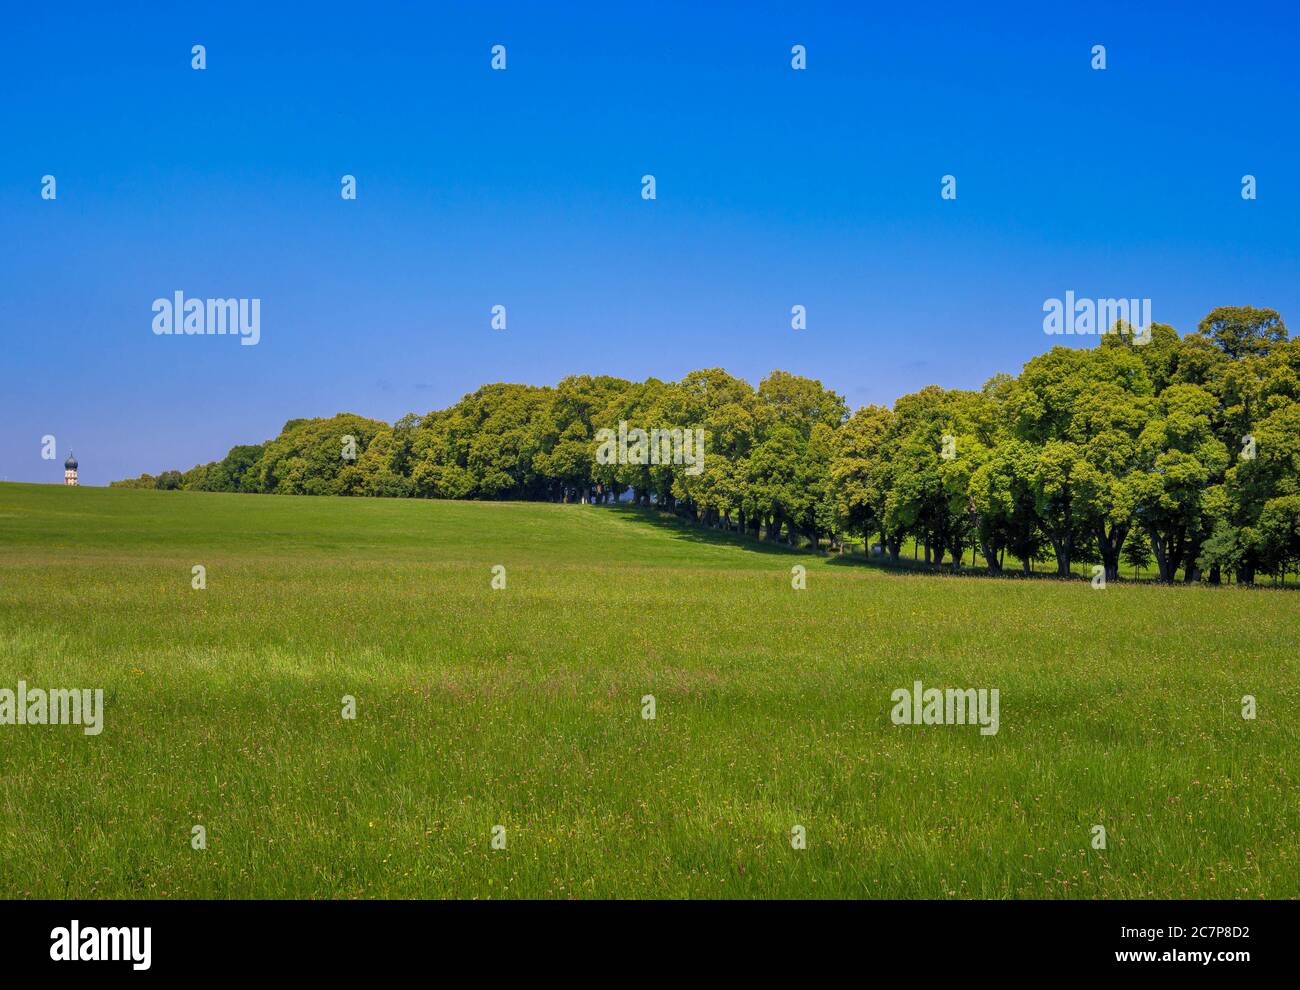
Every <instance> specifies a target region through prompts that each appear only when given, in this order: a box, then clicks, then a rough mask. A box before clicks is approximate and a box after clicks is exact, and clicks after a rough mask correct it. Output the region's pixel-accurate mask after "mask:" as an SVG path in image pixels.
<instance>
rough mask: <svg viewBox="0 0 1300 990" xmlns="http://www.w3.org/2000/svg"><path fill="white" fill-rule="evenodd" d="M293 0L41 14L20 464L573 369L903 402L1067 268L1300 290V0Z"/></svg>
mask: <svg viewBox="0 0 1300 990" xmlns="http://www.w3.org/2000/svg"><path fill="white" fill-rule="evenodd" d="M74 6H78V7H81V6H83V5H74ZM276 6H277V5H269V4H240V3H221V4H216V3H213V4H202V5H197V4H185V5H169V6H168V7H166V8H164V7H163V6H162V5H158V6H157V8H156V9H155V8H151V7H149V6H142V5H134V4H129V3H127V4H113V5H102V4H97V5H84V9H78V10H72V9H69V8H68V7H66V6H62V5H60V6H58V7H53V6H51V5H24V6H23V7H21V8H19V7H12V8H10V9H9V10H8V11H6V13H5V15H4V17H5V22H4V31H3V35H2V36H0V89H2V90H3V92H4V93H5V94H6V95H5V99H4V100H3V101H0V134H3V136H4V143H3V146H2V148H0V232H2V233H3V237H0V327H3V331H2V332H3V335H4V347H3V354H4V358H5V361H4V372H3V376H0V381H2V382H3V385H2V387H0V418H2V420H3V423H4V428H3V430H0V478H7V479H8V480H25V481H50V482H54V481H58V480H59V479H60V477H61V464H62V459H63V457H64V456H65V455H66V453H67V452H68V451H69V450H72V451H74V452H75V453H76V454H77V457H78V459H79V460H80V462H81V465H82V478H83V481H84V482H86V483H89V484H104V483H107V482H108V481H109V480H111V479H114V478H120V477H127V476H133V475H136V474H139V473H140V472H142V471H150V472H156V471H158V470H161V469H164V468H169V467H179V468H181V469H184V468H188V467H190V466H192V465H194V464H196V463H200V462H204V461H209V460H213V459H216V458H219V457H221V456H223V455H224V453H225V452H226V450H227V449H228V448H229V447H231V446H232V445H234V444H236V443H245V442H257V441H261V440H264V439H267V438H269V437H271V436H274V435H275V434H276V433H277V432H278V431H279V429H280V427H281V426H282V425H283V423H284V421H285V420H287V419H290V418H295V417H299V416H321V415H331V414H333V413H335V412H339V411H350V412H357V413H361V414H365V415H370V416H374V417H377V418H381V419H386V420H389V421H391V420H393V419H395V418H397V417H398V416H401V415H402V414H404V413H406V412H411V411H415V412H425V411H428V410H429V409H433V408H438V407H441V406H445V405H448V404H450V403H452V402H454V401H455V400H456V399H457V398H459V397H460V396H461V395H462V394H464V393H466V392H469V391H472V390H473V389H474V388H476V387H477V386H478V385H480V384H482V383H486V382H494V381H524V382H531V383H535V384H550V383H554V382H555V381H558V380H559V379H560V378H562V377H564V376H565V375H567V374H572V373H584V372H585V373H609V374H617V375H622V376H625V377H628V378H634V379H641V378H645V377H648V376H657V377H660V378H675V377H678V376H680V375H681V374H683V373H684V372H686V371H688V370H690V369H692V368H700V367H713V366H722V367H725V368H726V369H727V370H729V371H730V372H732V373H733V374H736V375H739V376H741V377H744V378H747V379H749V380H751V381H753V382H755V383H757V381H758V380H759V379H760V378H762V377H763V376H764V375H765V374H767V373H768V372H769V371H771V370H772V369H773V368H783V369H786V370H789V371H792V372H796V373H799V374H805V375H808V376H811V377H815V378H819V379H821V380H822V381H823V382H824V383H825V384H827V385H828V386H830V387H832V388H835V389H836V390H838V391H840V392H841V393H842V394H844V395H845V396H846V397H847V398H848V399H849V402H850V404H851V405H852V406H854V407H856V406H858V405H862V404H865V403H868V402H882V403H886V404H888V403H892V402H893V400H894V399H895V398H896V397H897V396H899V395H901V394H903V393H905V392H909V391H913V390H915V389H917V388H919V387H921V386H923V385H926V384H929V383H932V382H933V383H939V384H942V385H945V386H949V387H978V386H979V385H981V384H982V383H983V382H984V381H985V380H986V379H987V378H988V377H989V376H990V375H992V374H994V373H996V372H998V371H1011V372H1015V371H1018V370H1019V368H1020V367H1021V365H1022V364H1023V363H1024V362H1025V361H1026V360H1028V359H1029V358H1030V357H1032V356H1034V355H1035V354H1038V353H1040V352H1042V351H1044V350H1046V349H1047V348H1048V346H1049V345H1050V344H1051V343H1052V342H1054V341H1053V339H1052V338H1048V337H1045V336H1044V334H1043V332H1042V307H1043V302H1044V300H1045V299H1048V298H1052V297H1063V296H1064V294H1065V292H1066V291H1067V290H1073V291H1075V292H1076V293H1077V294H1078V295H1080V296H1094V297H1109V296H1125V297H1149V298H1150V299H1151V300H1152V312H1153V317H1154V319H1155V320H1157V321H1159V322H1163V323H1171V324H1173V325H1174V326H1175V327H1177V328H1178V329H1179V330H1180V331H1182V332H1187V331H1189V330H1192V329H1194V328H1195V325H1196V323H1197V322H1198V321H1199V320H1200V318H1201V317H1202V316H1204V314H1205V313H1206V312H1207V311H1208V310H1209V309H1211V308H1213V307H1214V306H1217V305H1229V304H1236V305H1243V304H1251V305H1261V306H1270V307H1273V308H1275V309H1277V310H1279V311H1280V312H1281V313H1282V315H1283V317H1284V318H1285V317H1289V318H1291V319H1292V320H1293V321H1296V320H1300V305H1297V303H1300V277H1298V276H1300V246H1298V245H1300V237H1298V234H1297V232H1298V231H1300V223H1298V222H1297V221H1300V190H1298V189H1297V177H1298V176H1300V126H1298V125H1297V121H1298V119H1300V118H1298V117H1297V107H1300V92H1298V90H1300V82H1298V80H1297V76H1296V74H1295V72H1294V68H1293V64H1294V58H1295V41H1296V38H1297V36H1298V32H1297V28H1300V14H1297V13H1295V12H1293V11H1292V10H1290V9H1288V6H1287V5H1284V4H1277V5H1275V6H1274V5H1267V4H1265V5H1258V6H1232V5H1225V4H1216V5H1213V7H1217V8H1218V9H1217V10H1215V9H1213V8H1212V7H1211V6H1210V5H1205V6H1204V7H1202V6H1201V5H1198V4H1189V3H1178V4H1144V5H1142V9H1140V10H1138V9H1135V8H1136V7H1137V5H1134V4H1131V3H1129V4H1106V3H1088V4H1078V5H1070V6H1060V5H1043V4H1025V5H999V7H1000V10H998V11H994V10H992V9H990V8H989V7H988V6H987V5H983V4H969V5H966V4H960V5H945V4H929V5H925V6H924V7H913V8H911V9H904V7H905V5H893V8H892V9H873V8H875V7H877V6H878V5H871V6H870V7H868V6H867V5H860V4H851V3H816V2H803V3H798V4H794V3H788V4H767V3H735V4H729V3H728V4H701V3H698V2H694V3H655V4H636V5H633V4H621V3H602V4H594V3H592V4H589V3H573V4H545V5H543V4H537V3H500V4H496V3H461V4H449V5H444V4H427V3H406V4H385V3H371V4H360V5H346V6H337V7H332V6H331V5H329V4H320V5H316V6H315V7H314V8H313V9H312V13H311V15H310V16H307V15H304V14H303V13H302V12H300V11H297V10H293V11H290V10H288V9H276ZM284 6H285V7H286V8H287V7H288V6H289V5H284ZM42 8H45V9H42ZM180 8H184V9H180ZM194 44H203V45H205V46H206V49H207V68H206V69H205V70H204V71H194V70H193V69H191V67H190V59H191V55H190V49H191V46H192V45H194ZM495 44H503V45H505V46H506V50H507V59H508V62H507V64H508V68H507V70H506V71H504V72H494V71H492V70H491V68H490V65H489V62H490V50H491V48H492V46H493V45H495ZM794 44H803V45H805V46H806V48H807V53H808V54H807V58H808V67H807V70H806V71H803V72H796V71H793V70H792V69H791V68H790V48H791V46H792V45H794ZM1094 44H1103V45H1105V46H1106V49H1107V68H1106V69H1105V71H1095V70H1093V69H1092V68H1091V67H1090V60H1091V48H1092V46H1093V45H1094ZM647 173H650V174H653V175H654V176H655V177H656V180H657V194H658V198H657V199H656V200H655V201H654V202H646V201H644V200H642V198H641V195H640V188H641V187H640V179H641V176H642V175H643V174H647ZM46 174H52V175H54V176H55V177H56V180H57V183H58V186H57V189H58V198H57V199H56V200H54V201H47V200H43V199H42V198H41V195H40V189H41V176H43V175H46ZM344 174H352V175H355V176H356V177H357V182H358V198H357V200H356V201H355V202H347V201H344V200H342V199H341V197H340V195H339V180H340V177H341V176H342V175H344ZM945 174H951V175H954V176H956V179H957V193H958V195H957V199H956V200H955V201H944V200H942V199H941V198H940V181H941V177H942V176H943V175H945ZM1244 174H1253V175H1255V176H1256V177H1257V180H1258V189H1259V194H1258V199H1257V200H1256V201H1254V202H1247V201H1244V200H1243V199H1242V198H1241V195H1240V189H1241V177H1242V175H1244ZM177 290H181V291H184V292H185V293H186V294H187V296H191V297H208V296H220V297H231V296H234V297H249V298H251V297H257V298H260V299H261V300H262V327H261V342H260V343H259V344H258V346H256V347H243V346H240V345H239V344H238V342H237V340H235V339H231V338H226V337H198V338H184V337H183V338H167V337H158V336H155V335H154V334H153V333H152V332H151V329H150V325H151V321H152V318H153V314H152V312H151V304H152V301H153V300H154V299H155V298H158V297H166V296H170V295H171V294H172V293H173V292H175V291H177ZM496 304H503V305H505V306H506V307H507V312H508V319H509V328H508V330H506V331H504V332H497V331H493V330H491V328H490V326H489V319H490V309H491V307H492V306H493V305H496ZM795 304H800V305H804V306H806V307H807V312H808V329H807V330H806V331H804V332H795V331H793V330H791V329H790V323H789V321H790V307H791V306H792V305H795ZM1297 329H1300V326H1298V327H1297ZM1080 343H1082V344H1088V343H1089V342H1087V341H1080ZM46 434H52V435H54V436H55V437H57V439H58V444H59V459H58V462H56V463H51V462H49V461H43V460H41V457H40V452H41V437H42V436H44V435H46Z"/></svg>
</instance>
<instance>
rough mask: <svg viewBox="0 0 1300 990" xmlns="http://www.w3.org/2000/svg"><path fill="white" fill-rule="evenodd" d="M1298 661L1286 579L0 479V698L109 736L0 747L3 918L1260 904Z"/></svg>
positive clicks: (1294, 833) (1273, 877)
mask: <svg viewBox="0 0 1300 990" xmlns="http://www.w3.org/2000/svg"><path fill="white" fill-rule="evenodd" d="M195 565H202V566H203V567H204V568H205V569H206V584H207V586H206V588H205V589H203V590H195V589H194V588H193V587H192V568H193V567H194V566H195ZM495 565H501V566H503V567H504V568H505V575H506V586H505V588H504V589H500V590H494V589H493V587H492V579H493V571H492V569H493V567H494V566H495ZM795 565H802V566H803V567H805V568H806V569H807V577H806V585H807V586H806V589H804V590H795V589H794V588H792V586H791V583H792V580H791V568H792V567H794V566H795ZM1298 654H1300V593H1297V592H1295V591H1287V590H1270V589H1268V588H1260V589H1254V590H1252V589H1241V588H1235V587H1220V588H1213V587H1207V586H1200V585H1197V586H1181V585H1179V586H1173V587H1161V586H1154V585H1151V584H1149V583H1145V582H1144V583H1140V584H1133V583H1126V582H1119V583H1114V582H1112V583H1111V585H1110V586H1109V587H1107V588H1106V589H1105V590H1101V591H1097V590H1093V589H1092V588H1091V587H1090V585H1089V583H1088V582H1087V581H1086V580H1078V581H1066V582H1062V581H1057V580H1047V579H1028V580H1026V579H1016V578H1002V579H993V578H984V577H968V576H945V575H936V574H924V573H916V572H914V571H893V570H888V569H883V568H879V567H875V566H871V565H868V564H866V563H865V562H864V561H863V559H862V558H861V557H860V556H856V557H827V556H817V555H814V554H811V553H803V552H796V551H792V550H788V549H785V548H779V547H768V546H764V545H763V544H760V543H753V542H749V541H742V540H739V539H733V538H728V537H724V536H722V535H719V534H717V533H715V532H706V531H700V530H696V529H693V528H691V527H688V526H680V525H677V524H675V523H670V522H665V521H663V520H661V519H659V518H657V517H656V516H655V515H654V514H653V513H652V512H650V511H647V510H630V509H619V508H609V507H593V506H583V505H548V504H521V503H488V502H448V501H424V500H412V499H388V500H383V499H362V498H324V497H322V498H309V497H293V496H273V495H226V494H205V493H198V492H157V491H144V490H129V489H91V488H68V489H65V488H62V487H53V486H36V485H15V484H5V485H0V688H8V689H10V690H16V689H17V685H18V682H19V681H20V680H22V681H25V682H26V684H27V685H28V687H29V688H31V687H39V688H54V687H59V688H102V689H103V691H104V721H103V731H102V732H101V733H100V734H99V735H97V736H88V735H86V734H85V733H84V732H83V730H82V729H81V728H80V727H78V726H69V725H58V726H55V725H17V724H14V725H7V724H6V725H0V896H4V897H8V898H35V897H51V898H60V897H90V898H98V897H104V898H109V897H143V898H177V897H199V898H207V897H236V898H243V897H257V898H266V897H293V898H298V897H311V898H378V897H396V898H445V897H455V898H509V897H546V898H608V897H637V898H654V897H743V898H758V897H795V898H804V897H851V898H896V897H908V898H912V897H922V898H1103V897H1104V898H1157V897H1158V898H1190V897H1198V898H1216V897H1225V898H1261V897H1286V898H1293V897H1296V896H1300V841H1297V840H1298V838H1300V827H1298V826H1300V804H1298V800H1297V799H1298V798H1300V779H1298V777H1300V736H1298V735H1297V725H1296V721H1297V718H1300V656H1298ZM915 681H921V682H923V684H924V685H925V687H927V688H928V687H938V688H966V687H972V688H987V689H992V688H997V689H998V690H999V693H1000V722H999V730H998V732H997V734H996V735H988V736H986V735H981V734H980V732H979V728H978V726H974V725H921V726H915V725H913V726H902V725H895V724H893V722H892V721H891V718H890V711H891V707H892V704H891V698H890V696H891V693H892V692H893V691H894V690H895V689H898V688H902V687H907V688H911V686H912V685H913V683H914V682H915ZM348 695H350V696H352V697H353V698H355V701H356V717H355V719H347V718H344V717H343V698H344V696H348ZM646 695H653V696H654V706H655V718H654V719H653V720H651V719H645V718H643V717H642V711H643V702H642V699H643V697H644V696H646ZM1244 695H1251V696H1253V697H1254V698H1255V699H1256V705H1257V717H1256V718H1254V719H1246V718H1243V717H1242V707H1243V706H1242V698H1243V696H1244ZM1097 825H1101V826H1104V828H1105V835H1106V848H1105V849H1096V848H1094V847H1093V844H1094V827H1095V826H1097ZM195 826H202V827H203V829H204V830H205V835H206V848H203V849H195V848H193V847H192V835H193V830H194V827H195ZM496 826H504V833H500V831H499V830H498V833H499V834H503V835H504V838H505V848H504V849H495V848H493V841H492V840H493V832H494V828H495V827H496ZM795 826H802V827H803V831H804V834H805V835H806V848H802V849H796V848H793V847H792V842H791V836H792V830H793V829H794V828H795Z"/></svg>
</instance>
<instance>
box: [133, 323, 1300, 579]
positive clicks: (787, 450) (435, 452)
mask: <svg viewBox="0 0 1300 990" xmlns="http://www.w3.org/2000/svg"><path fill="white" fill-rule="evenodd" d="M620 423H626V424H628V427H629V428H631V429H636V428H640V429H644V430H646V431H650V430H652V429H671V428H680V429H683V430H687V429H698V428H702V429H703V430H704V431H705V438H706V443H705V448H704V450H705V455H704V459H703V464H702V469H701V466H700V465H695V466H694V467H688V465H685V464H680V463H679V464H673V463H671V458H669V457H667V456H665V457H663V458H659V460H660V461H661V463H648V462H645V463H637V462H636V461H637V460H638V459H642V460H646V461H648V458H644V456H643V455H644V449H642V450H641V451H640V452H638V450H637V448H636V447H635V445H632V447H631V448H630V449H629V456H628V457H627V458H626V460H628V461H630V462H631V463H602V460H608V458H598V457H597V456H596V455H597V450H598V448H599V446H600V440H598V437H597V434H598V431H600V430H602V429H609V430H617V429H618V427H619V424H620ZM606 436H607V435H606ZM349 443H351V447H350V448H349ZM666 450H667V448H666V447H665V451H666ZM115 484H117V485H120V486H127V487H144V488H160V489H191V490H197V491H217V492H264V493H280V494H295V495H371V496H391V497H408V498H454V499H526V500H549V501H569V500H577V499H582V500H590V501H595V502H608V501H613V500H617V499H623V500H627V499H631V500H634V501H636V502H637V503H640V504H645V505H655V506H657V507H658V508H659V509H661V510H662V511H665V512H673V513H676V514H678V515H680V516H683V517H685V518H687V519H689V520H691V521H693V522H694V523H696V524H698V525H701V526H710V527H720V528H723V529H727V530H731V531H735V532H740V533H750V534H753V535H754V536H756V537H759V538H762V539H767V540H785V541H788V542H792V543H793V542H802V541H808V542H809V543H811V545H812V546H814V547H818V546H819V545H820V544H821V541H823V540H825V541H827V542H829V544H830V545H831V546H832V548H834V547H836V546H838V545H840V544H841V543H842V541H843V540H844V539H846V538H848V537H853V536H860V537H863V538H865V539H866V540H867V541H868V542H873V541H874V542H876V543H877V544H878V546H879V547H880V552H881V553H882V554H884V555H888V556H889V557H891V558H893V559H895V560H897V559H898V556H899V552H900V549H901V548H902V547H903V546H904V544H905V543H906V542H907V541H909V540H915V541H916V543H917V544H918V545H919V546H923V547H924V548H925V558H926V560H927V562H929V563H933V564H942V563H943V562H944V561H945V559H948V558H950V559H951V560H952V561H953V562H954V564H959V563H960V561H961V560H962V558H963V555H964V553H965V552H966V551H967V550H968V549H969V550H971V551H972V559H973V554H974V552H976V551H978V553H979V554H980V555H981V556H982V557H983V559H984V561H985V562H986V565H987V567H988V568H989V569H990V570H992V571H1001V570H1002V569H1003V568H1004V567H1007V566H1012V565H1011V561H1013V560H1014V561H1017V562H1019V565H1020V566H1021V567H1022V568H1024V569H1025V570H1028V569H1029V568H1030V566H1031V562H1032V561H1051V560H1054V561H1055V563H1056V568H1057V571H1058V573H1060V574H1062V575H1066V574H1069V573H1070V572H1071V566H1072V565H1073V564H1079V563H1085V564H1087V563H1093V564H1102V565H1103V566H1104V568H1105V573H1106V575H1107V578H1108V579H1115V578H1118V576H1119V567H1120V563H1121V560H1122V561H1123V562H1125V563H1128V564H1130V565H1133V566H1137V567H1145V566H1147V565H1148V564H1149V563H1150V562H1151V559H1152V558H1154V562H1155V565H1156V567H1157V570H1158V574H1159V578H1160V580H1163V581H1172V580H1174V579H1175V577H1176V575H1178V574H1179V573H1180V572H1181V573H1182V575H1183V578H1184V580H1187V581H1197V580H1207V581H1210V582H1214V583H1217V582H1219V581H1220V580H1222V578H1223V577H1224V576H1225V575H1227V574H1233V575H1235V577H1236V579H1237V580H1238V581H1240V582H1243V583H1250V582H1253V581H1254V579H1255V577H1256V576H1257V575H1259V574H1271V575H1273V576H1275V577H1277V576H1279V575H1285V574H1286V573H1288V572H1289V571H1290V570H1292V569H1294V568H1295V567H1297V566H1300V338H1298V339H1297V340H1294V341H1293V340H1288V337H1287V330H1286V327H1285V326H1284V324H1283V322H1282V320H1281V318H1280V317H1279V316H1278V314H1277V313H1276V312H1274V311H1272V310H1266V309H1255V308H1252V307H1226V308H1221V309H1216V310H1214V311H1213V312H1212V313H1210V314H1209V315H1208V316H1207V317H1206V318H1205V319H1204V320H1203V321H1201V323H1200V326H1199V328H1198V330H1197V331H1196V332H1195V333H1190V334H1187V335H1186V336H1183V337H1180V336H1179V335H1178V333H1177V332H1176V331H1175V330H1174V329H1173V328H1172V327H1169V326H1165V325H1162V324H1153V325H1152V326H1151V327H1150V328H1148V331H1147V333H1145V334H1144V335H1142V336H1141V337H1137V338H1135V336H1134V334H1133V332H1132V328H1131V327H1129V326H1127V325H1125V324H1122V323H1121V324H1117V325H1116V326H1115V327H1114V328H1112V331H1111V332H1110V333H1107V334H1103V335H1102V336H1101V337H1100V343H1099V346H1097V347H1095V348H1091V349H1077V348H1069V347H1055V348H1053V349H1052V350H1051V351H1050V352H1048V353H1046V354H1043V355H1041V356H1039V357H1036V358H1034V359H1033V360H1031V361H1030V362H1029V363H1028V364H1027V365H1025V367H1024V369H1023V371H1022V372H1021V374H1020V376H1019V377H1012V376H1011V375H1006V374H1002V375H997V376H995V377H994V378H992V379H991V380H990V381H989V382H988V383H987V384H985V386H984V387H983V388H982V389H980V390H979V391H963V390H956V389H943V388H939V387H938V386H928V387H926V388H923V389H922V390H921V391H919V392H916V393H914V394H912V395H906V396H903V397H902V398H900V399H899V400H898V401H897V402H896V403H895V404H894V407H893V409H892V410H891V409H888V408H885V407H883V406H874V405H873V406H866V407H864V408H861V409H858V410H857V411H856V412H854V413H853V414H852V415H849V411H848V407H847V404H846V403H845V400H844V399H843V398H842V397H841V396H839V395H837V394H836V393H835V392H833V391H830V390H829V389H825V388H823V387H822V385H821V383H820V382H817V381H814V380H811V379H808V378H802V377H799V376H796V375H791V374H788V373H786V372H783V371H775V372H773V373H772V374H771V375H769V376H768V377H767V378H766V379H764V380H763V382H762V383H761V384H760V385H759V387H758V388H757V389H754V388H753V387H752V386H750V385H749V384H748V383H747V382H745V381H742V380H740V379H737V378H733V377H732V376H731V375H729V374H727V373H726V372H725V371H723V370H721V369H717V368H713V369H706V370H702V371H695V372H692V373H690V374H689V375H687V376H686V377H685V378H683V379H682V380H681V381H678V382H664V381H659V380H657V379H650V380H648V381H645V382H630V381H625V380H623V379H620V378H612V377H607V376H598V377H590V376H585V375H583V376H574V377H571V378H566V379H564V380H563V381H562V382H560V383H559V384H558V385H556V386H554V387H535V386H529V385H509V384H496V385H486V386H484V387H482V388H480V389H479V390H478V391H476V392H474V393H473V394H471V395H467V396H466V397H465V398H463V399H462V400H461V401H460V402H458V403H457V404H456V405H454V406H452V407H451V408H449V409H444V410H439V411H436V412H431V413H428V414H427V415H425V416H417V415H414V414H412V415H408V416H406V417H404V418H403V419H401V420H399V421H397V422H396V423H394V424H392V425H389V424H387V423H383V422H380V421H378V420H373V419H366V418H364V417H361V416H355V415H351V414H340V415H338V416H334V417H332V418H329V419H298V420H291V421H290V422H288V423H286V424H285V426H284V429H283V430H282V431H281V433H280V435H279V436H277V437H276V438H275V439H273V440H269V441H267V442H266V443H263V444H257V445H247V446H239V447H235V448H234V449H232V450H231V451H230V453H229V454H228V455H227V456H226V457H225V458H224V459H223V460H220V461H216V462H213V463H211V464H204V465H200V466H198V467H195V468H192V469H191V470H189V471H186V472H183V473H182V472H179V471H165V472H163V473H162V474H160V475H158V476H157V477H154V476H152V475H144V476H142V477H141V478H139V479H136V480H134V481H125V482H116V483H115Z"/></svg>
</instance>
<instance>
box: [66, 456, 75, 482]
mask: <svg viewBox="0 0 1300 990" xmlns="http://www.w3.org/2000/svg"><path fill="white" fill-rule="evenodd" d="M63 483H64V484H65V485H76V484H77V459H76V458H75V457H73V456H71V455H69V456H68V459H67V460H66V461H64V462H63Z"/></svg>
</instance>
